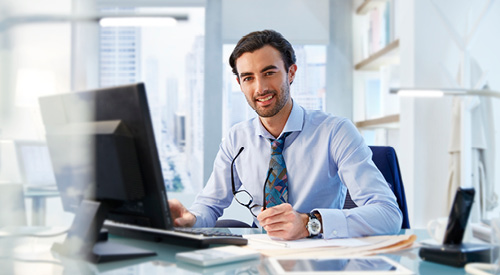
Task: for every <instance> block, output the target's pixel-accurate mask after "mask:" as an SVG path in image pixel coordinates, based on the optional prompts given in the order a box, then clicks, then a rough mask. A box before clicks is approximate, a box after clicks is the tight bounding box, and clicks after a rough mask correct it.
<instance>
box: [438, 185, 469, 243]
mask: <svg viewBox="0 0 500 275" xmlns="http://www.w3.org/2000/svg"><path fill="white" fill-rule="evenodd" d="M474 194H475V191H474V188H461V187H459V188H458V190H457V193H456V194H455V199H454V200H453V205H452V207H451V210H450V216H449V218H448V224H447V226H446V233H445V235H444V240H443V244H445V245H446V244H461V243H462V239H463V237H464V232H465V227H466V226H467V221H468V220H469V214H470V211H471V208H472V203H473V202H474Z"/></svg>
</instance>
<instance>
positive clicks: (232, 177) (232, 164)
mask: <svg viewBox="0 0 500 275" xmlns="http://www.w3.org/2000/svg"><path fill="white" fill-rule="evenodd" d="M243 149H245V147H241V148H240V150H239V151H238V154H236V156H235V157H234V159H233V161H232V162H231V185H232V187H233V195H234V194H235V193H236V186H235V185H234V175H233V166H234V161H235V160H236V158H237V157H238V156H239V155H240V154H241V152H243ZM268 177H269V176H268Z"/></svg>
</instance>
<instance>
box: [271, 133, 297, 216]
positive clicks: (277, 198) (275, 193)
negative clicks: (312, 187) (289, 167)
mask: <svg viewBox="0 0 500 275" xmlns="http://www.w3.org/2000/svg"><path fill="white" fill-rule="evenodd" d="M289 134H291V132H288V133H284V134H283V135H282V136H281V138H279V139H274V140H273V139H270V141H271V161H270V162H269V168H273V171H272V173H270V174H269V178H268V181H267V182H268V183H267V184H266V187H265V192H266V205H267V207H271V206H275V205H278V204H282V203H286V202H288V177H287V175H286V165H285V159H284V158H283V154H282V152H283V146H284V145H285V138H286V137H287V136H288V135H289Z"/></svg>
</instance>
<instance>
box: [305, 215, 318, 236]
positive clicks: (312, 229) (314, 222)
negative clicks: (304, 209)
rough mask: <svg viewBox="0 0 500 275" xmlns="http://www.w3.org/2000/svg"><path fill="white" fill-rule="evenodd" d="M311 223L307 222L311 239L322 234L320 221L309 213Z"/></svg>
mask: <svg viewBox="0 0 500 275" xmlns="http://www.w3.org/2000/svg"><path fill="white" fill-rule="evenodd" d="M308 215H309V221H308V222H307V225H306V228H307V231H309V237H310V238H311V237H316V236H318V235H319V233H320V232H321V222H320V221H319V220H318V218H317V217H316V215H314V214H312V213H309V214H308Z"/></svg>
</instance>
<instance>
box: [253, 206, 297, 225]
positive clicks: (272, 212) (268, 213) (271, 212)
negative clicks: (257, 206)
mask: <svg viewBox="0 0 500 275" xmlns="http://www.w3.org/2000/svg"><path fill="white" fill-rule="evenodd" d="M288 205H289V204H288ZM288 209H289V208H288V207H287V203H284V204H280V205H276V206H273V207H269V208H266V209H265V210H263V211H262V212H260V214H259V215H258V216H257V219H259V218H260V220H264V219H266V218H269V217H273V216H277V215H281V214H282V213H283V212H286V211H287V210H288ZM290 209H291V207H290ZM260 220H259V221H260Z"/></svg>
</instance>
